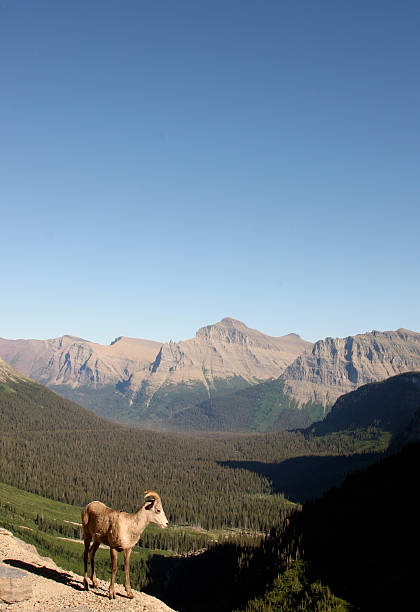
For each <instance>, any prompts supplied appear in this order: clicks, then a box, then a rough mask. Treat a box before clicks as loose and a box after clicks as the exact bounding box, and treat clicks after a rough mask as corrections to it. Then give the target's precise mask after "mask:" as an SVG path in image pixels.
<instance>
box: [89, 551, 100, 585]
mask: <svg viewBox="0 0 420 612" xmlns="http://www.w3.org/2000/svg"><path fill="white" fill-rule="evenodd" d="M98 548H99V544H98V542H93V543H92V546H91V547H90V551H89V557H90V569H91V572H92V573H91V576H92V585H93V587H97V586H98V581H97V579H96V574H95V553H96V551H97V550H98Z"/></svg>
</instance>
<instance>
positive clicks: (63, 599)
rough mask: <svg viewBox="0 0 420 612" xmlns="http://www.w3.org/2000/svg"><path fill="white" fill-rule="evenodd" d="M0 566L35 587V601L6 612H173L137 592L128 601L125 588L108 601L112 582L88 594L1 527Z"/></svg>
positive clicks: (69, 575)
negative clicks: (21, 572) (20, 573)
mask: <svg viewBox="0 0 420 612" xmlns="http://www.w3.org/2000/svg"><path fill="white" fill-rule="evenodd" d="M0 564H4V565H5V566H6V567H8V568H10V567H14V568H17V569H20V570H24V571H25V572H27V574H28V575H29V580H30V582H31V585H32V598H31V599H29V600H26V601H22V602H17V603H14V604H6V603H1V600H0V610H1V611H2V612H3V610H4V611H6V610H7V611H8V612H18V611H19V612H32V611H36V610H38V611H41V610H42V611H43V612H62V611H64V610H74V611H75V612H76V611H77V612H89V611H92V612H104V611H108V610H109V611H111V610H112V612H126V611H127V612H130V611H133V610H137V611H138V612H171V611H172V608H169V607H168V606H167V605H165V604H164V603H163V602H161V601H159V600H158V599H156V598H155V597H151V596H150V595H146V594H145V593H140V592H139V591H134V595H135V598H134V599H128V598H127V597H126V596H125V590H124V587H123V586H122V585H116V586H117V599H116V600H114V601H110V600H109V599H108V585H109V583H108V582H105V581H103V580H99V585H98V587H97V588H95V589H91V590H90V591H89V592H86V591H85V590H84V589H83V578H82V576H79V575H77V574H75V573H74V572H70V571H67V570H63V569H61V568H60V567H57V566H56V564H55V563H54V561H52V559H49V558H46V557H40V556H39V554H38V553H37V551H36V549H35V547H34V546H32V545H29V544H25V543H24V542H22V541H21V540H19V539H17V538H15V537H14V536H13V535H12V534H11V533H10V531H7V530H6V529H2V528H1V527H0Z"/></svg>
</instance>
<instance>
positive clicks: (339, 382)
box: [279, 329, 420, 406]
mask: <svg viewBox="0 0 420 612" xmlns="http://www.w3.org/2000/svg"><path fill="white" fill-rule="evenodd" d="M417 370H420V334H419V333H416V332H413V331H409V330H407V329H398V330H396V331H385V332H380V331H372V332H369V333H366V334H359V335H357V336H348V337H347V338H326V339H325V340H320V341H319V342H316V343H315V344H314V345H313V347H312V348H311V349H310V350H307V351H305V352H304V353H302V355H300V356H298V357H297V358H296V360H295V361H294V362H293V363H292V364H291V365H290V366H289V367H287V368H286V370H285V371H284V373H283V374H282V375H281V377H280V379H279V380H281V381H283V382H284V388H283V390H284V393H286V394H287V395H289V396H291V397H293V398H294V399H295V400H297V402H298V403H299V404H300V405H303V404H305V403H307V402H314V403H320V404H322V405H324V406H331V405H332V404H333V403H334V402H335V401H336V399H337V398H338V397H339V396H340V395H343V394H344V393H348V392H350V391H353V390H354V389H357V388H358V387H360V386H361V385H365V384H367V383H371V382H376V381H380V380H384V379H385V378H389V377H391V376H395V375H396V374H402V373H403V372H410V371H417Z"/></svg>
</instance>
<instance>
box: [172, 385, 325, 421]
mask: <svg viewBox="0 0 420 612" xmlns="http://www.w3.org/2000/svg"><path fill="white" fill-rule="evenodd" d="M323 417H324V408H323V407H322V406H321V405H320V404H315V403H308V404H306V405H304V406H298V404H297V402H296V400H294V399H293V398H291V397H290V396H288V395H287V394H286V393H284V383H283V382H282V381H281V380H278V379H277V380H272V381H268V382H264V383H260V384H258V385H253V386H251V387H247V388H246V389H240V390H238V391H233V392H232V391H231V392H228V393H222V394H218V395H216V396H215V397H214V398H212V399H208V400H206V401H204V402H201V403H198V404H196V405H195V406H194V407H192V408H189V409H185V410H184V411H183V412H182V413H180V414H176V415H174V416H172V417H171V418H168V419H167V420H166V421H165V425H167V426H168V428H172V429H174V430H178V431H227V432H265V431H270V430H281V429H296V428H298V427H307V426H309V425H310V424H311V423H313V422H314V421H318V420H319V419H322V418H323Z"/></svg>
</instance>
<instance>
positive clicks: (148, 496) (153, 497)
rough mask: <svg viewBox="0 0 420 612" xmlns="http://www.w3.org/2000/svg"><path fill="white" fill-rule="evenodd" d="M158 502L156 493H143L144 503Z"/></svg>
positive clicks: (158, 497)
mask: <svg viewBox="0 0 420 612" xmlns="http://www.w3.org/2000/svg"><path fill="white" fill-rule="evenodd" d="M153 500H154V501H160V496H159V495H158V493H156V491H145V492H144V501H145V502H149V501H153Z"/></svg>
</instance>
